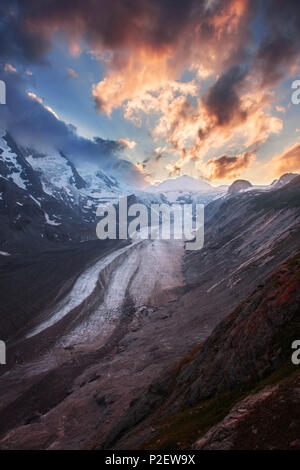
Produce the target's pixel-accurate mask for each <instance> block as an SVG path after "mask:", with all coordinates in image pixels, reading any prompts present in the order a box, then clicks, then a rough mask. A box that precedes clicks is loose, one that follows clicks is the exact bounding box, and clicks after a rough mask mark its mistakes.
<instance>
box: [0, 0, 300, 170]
mask: <svg viewBox="0 0 300 470" xmlns="http://www.w3.org/2000/svg"><path fill="white" fill-rule="evenodd" d="M0 12H1V13H2V14H3V15H2V19H1V20H0V23H1V28H0V44H1V45H0V57H1V60H2V61H5V62H6V63H7V62H8V60H9V61H12V65H14V62H13V59H15V60H16V61H21V62H22V63H24V64H26V63H29V62H42V61H43V60H44V61H45V60H46V59H45V58H46V57H47V53H48V51H49V49H50V47H51V41H52V38H53V36H54V34H56V33H60V34H61V33H62V34H63V35H64V36H65V38H66V41H67V42H68V44H69V49H70V52H71V54H73V55H75V56H76V55H79V54H80V53H81V50H82V49H88V50H89V51H90V52H91V53H92V54H93V55H94V57H96V58H97V59H98V60H99V61H101V62H102V64H103V67H104V68H105V72H104V76H103V77H102V79H101V80H100V81H98V83H94V84H93V85H92V94H93V97H94V100H95V103H96V106H97V109H98V111H99V112H104V113H106V114H107V115H108V116H110V115H111V114H112V112H113V110H115V109H118V108H121V109H122V111H123V115H124V117H125V118H126V119H128V120H131V121H132V122H134V123H135V124H136V125H137V126H142V124H143V122H144V120H147V119H148V117H149V116H151V129H150V132H151V135H152V137H153V139H154V142H155V145H156V146H159V147H163V148H164V149H165V150H164V152H163V155H165V154H166V155H169V156H170V155H171V154H172V155H173V158H172V162H168V163H167V165H166V169H167V171H169V172H170V173H171V174H172V173H180V171H181V169H182V168H183V167H184V165H186V164H187V163H188V162H191V161H192V162H194V164H195V166H196V167H197V168H198V169H199V170H200V171H201V169H202V170H205V168H206V166H205V164H203V159H205V156H206V154H207V152H208V150H212V149H213V150H214V151H215V154H216V155H218V154H220V152H222V153H223V152H229V150H230V148H231V146H232V144H233V143H236V142H238V143H239V145H240V148H241V151H240V153H241V155H246V154H247V153H248V152H251V151H252V150H253V148H254V149H255V150H257V149H258V147H259V146H260V145H262V144H263V143H264V142H266V141H267V139H268V138H269V136H270V135H271V134H274V133H275V134H278V133H279V132H280V131H281V129H282V122H281V120H280V119H279V118H278V116H272V112H271V109H272V108H271V104H273V101H274V100H275V93H274V92H273V90H272V88H273V87H274V86H277V85H278V83H279V82H280V81H281V80H282V79H283V78H285V77H287V76H289V74H292V73H293V72H294V71H295V69H296V67H297V66H298V61H299V56H300V3H299V1H298V0H289V1H283V0H203V1H201V2H200V1H199V0H185V1H184V2H183V1H182V0H126V1H125V0H114V1H111V0H98V1H97V2H95V1H94V0H85V2H82V1H80V0H64V1H61V0H48V1H47V2H45V1H41V0H27V1H26V2H21V1H20V0H19V1H18V0H15V1H13V2H8V1H7V0H3V2H2V6H1V7H0ZM254 22H255V23H254ZM3 63H4V62H3ZM70 71H71V69H70ZM70 71H69V74H70V75H71V76H75V74H73V72H74V71H72V72H70ZM75 73H76V72H75ZM277 111H278V112H281V113H283V112H284V111H283V107H282V106H278V107H277ZM146 122H147V126H148V125H149V121H148V120H147V121H146ZM156 141H157V142H158V143H156ZM224 146H227V147H226V148H225V149H224ZM227 148H228V150H227ZM159 154H162V152H160V153H159ZM221 158H222V157H221ZM228 158H238V157H228ZM244 159H245V157H244ZM212 161H214V162H215V161H216V160H212ZM238 162H239V163H241V164H242V162H243V159H242V158H241V156H240V158H239V159H238ZM232 164H234V162H232ZM236 164H237V165H238V163H236ZM218 165H219V164H216V165H215V164H211V169H212V175H218V174H219V172H218V171H219V170H218V168H219V166H218ZM220 171H221V170H220ZM234 171H236V170H233V172H234ZM237 171H238V169H237ZM212 177H213V176H212ZM216 177H217V176H216Z"/></svg>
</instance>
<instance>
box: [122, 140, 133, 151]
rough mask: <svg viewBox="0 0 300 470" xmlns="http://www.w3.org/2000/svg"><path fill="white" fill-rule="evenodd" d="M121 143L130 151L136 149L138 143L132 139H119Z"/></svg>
mask: <svg viewBox="0 0 300 470" xmlns="http://www.w3.org/2000/svg"><path fill="white" fill-rule="evenodd" d="M119 143H120V144H121V145H124V147H125V148H128V149H130V150H131V149H134V147H135V146H136V142H135V141H134V140H130V139H119Z"/></svg>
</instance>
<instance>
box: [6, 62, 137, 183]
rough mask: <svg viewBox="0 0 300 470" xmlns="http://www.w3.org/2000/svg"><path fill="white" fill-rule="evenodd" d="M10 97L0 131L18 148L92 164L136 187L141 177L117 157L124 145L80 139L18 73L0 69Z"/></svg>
mask: <svg viewBox="0 0 300 470" xmlns="http://www.w3.org/2000/svg"><path fill="white" fill-rule="evenodd" d="M0 79H1V80H4V81H5V83H6V87H7V96H8V97H9V106H1V107H0V128H3V129H5V130H7V131H9V132H10V133H11V134H12V136H13V137H14V138H15V139H16V141H17V142H18V143H19V145H21V146H23V147H25V148H28V149H32V150H38V151H39V152H44V153H58V152H59V151H63V152H64V153H65V154H66V155H68V157H69V158H70V159H71V160H73V161H74V163H76V164H77V165H78V166H79V167H80V166H84V165H86V164H92V165H94V166H95V167H97V166H98V167H99V168H101V169H103V170H107V171H111V172H112V173H113V174H114V175H115V176H117V177H118V178H120V179H121V180H122V179H124V180H126V181H127V182H130V183H135V184H137V185H138V186H142V185H144V184H145V181H144V177H143V175H142V174H141V173H140V172H139V171H138V169H137V168H136V167H135V166H134V165H133V164H132V163H130V162H126V161H124V160H122V159H121V158H120V155H119V153H120V151H121V150H122V149H123V145H121V144H119V143H118V142H116V141H110V140H104V139H101V138H99V137H97V138H94V140H89V139H85V138H83V137H81V136H79V135H78V134H77V132H76V129H75V128H74V127H73V126H68V125H67V124H66V123H65V122H63V121H61V120H60V119H59V116H58V115H57V114H56V113H55V111H54V110H53V109H52V108H51V107H50V106H48V105H46V104H45V103H44V100H43V99H42V98H40V97H38V96H37V95H36V94H35V93H33V92H32V91H28V90H27V86H28V84H27V81H26V80H25V79H24V78H23V77H22V76H21V75H20V74H18V73H14V74H11V73H10V72H5V71H4V69H3V70H2V72H1V70H0Z"/></svg>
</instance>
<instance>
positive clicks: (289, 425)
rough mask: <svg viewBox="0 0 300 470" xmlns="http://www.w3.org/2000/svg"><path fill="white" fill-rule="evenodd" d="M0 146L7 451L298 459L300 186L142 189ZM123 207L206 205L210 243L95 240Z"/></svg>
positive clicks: (294, 180)
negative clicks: (282, 452) (195, 247)
mask: <svg viewBox="0 0 300 470" xmlns="http://www.w3.org/2000/svg"><path fill="white" fill-rule="evenodd" d="M1 135H2V137H1V138H0V196H1V198H0V220H1V229H0V289H1V315H0V337H1V339H3V340H5V341H6V343H7V364H6V366H1V370H0V403H1V404H0V413H1V418H2V419H1V422H0V448H1V449H29V448H30V449H33V448H34V449H108V448H113V449H137V448H141V449H156V450H157V449H179V450H182V449H187V448H195V449H240V448H245V449H247V448H258V449H259V448H262V449H269V448H275V449H276V448H283V447H284V448H299V442H298V436H299V433H300V428H299V422H300V419H299V417H298V414H297V413H298V412H297V408H296V404H297V403H298V401H299V372H298V369H297V367H296V366H294V365H293V364H292V363H291V360H290V358H291V353H292V350H291V344H292V342H293V341H294V340H295V339H299V335H300V327H299V325H300V322H299V318H300V317H299V313H300V310H299V306H300V304H299V287H300V286H299V279H300V278H299V250H300V245H299V239H300V176H298V175H294V174H287V175H283V176H282V177H281V178H280V179H279V180H277V181H275V182H273V183H272V184H271V185H269V186H264V187H260V186H252V185H251V183H249V182H247V181H244V180H238V181H236V182H234V183H233V184H232V185H231V187H229V188H227V187H219V188H214V187H212V186H211V185H209V184H208V183H205V182H201V181H197V180H193V179H192V178H190V177H187V176H184V177H181V178H177V179H174V180H168V181H166V182H165V183H162V184H161V185H158V186H157V187H156V188H150V189H149V188H148V189H146V190H143V191H142V190H140V189H136V188H133V187H131V186H129V185H128V184H126V183H122V182H120V181H118V180H116V178H115V177H114V176H113V175H112V174H107V173H104V172H103V171H101V170H100V169H99V168H94V167H93V168H92V167H87V166H86V167H83V168H77V167H76V166H75V165H74V164H73V163H72V162H71V161H70V160H69V158H68V156H67V155H65V154H64V153H63V152H58V153H57V154H55V155H45V154H41V153H38V152H36V151H33V150H32V149H31V150H30V149H24V148H21V147H20V146H19V145H18V144H17V143H16V142H15V141H14V139H13V138H12V137H11V136H10V135H8V134H6V133H2V134H1ZM153 189H154V190H153ZM120 195H128V196H129V198H131V200H132V201H133V202H143V203H145V204H146V205H149V204H151V202H164V203H170V202H176V203H180V202H181V203H186V202H198V201H199V202H202V203H204V204H205V242H204V247H203V248H202V249H201V250H199V251H196V252H189V251H185V250H184V241H182V240H135V241H133V242H131V241H128V240H105V241H101V240H97V239H96V236H95V224H96V220H95V212H96V208H97V206H98V205H99V204H100V203H115V202H116V201H117V200H118V197H119V196H120ZM274 409H276V412H274ZM272 410H273V411H272ZM265 414H266V416H267V417H268V419H265V418H264V416H265ZM274 416H275V418H274ZM291 416H293V419H292V421H291V422H289V420H290V417H291ZM282 423H284V426H285V429H286V430H287V431H286V439H285V440H284V442H283V441H282V438H280V437H278V436H282V433H280V429H281V427H282Z"/></svg>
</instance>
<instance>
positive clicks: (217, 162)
mask: <svg viewBox="0 0 300 470" xmlns="http://www.w3.org/2000/svg"><path fill="white" fill-rule="evenodd" d="M255 158H256V156H255V154H254V153H253V152H244V153H242V154H240V155H236V156H233V157H232V156H229V155H223V156H222V157H219V158H213V159H211V160H209V161H208V162H207V163H206V164H205V168H206V169H207V177H208V179H210V180H230V179H234V178H238V177H239V176H241V174H242V173H243V171H244V170H246V169H247V168H249V166H250V165H251V164H252V163H253V162H254V160H255Z"/></svg>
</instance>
